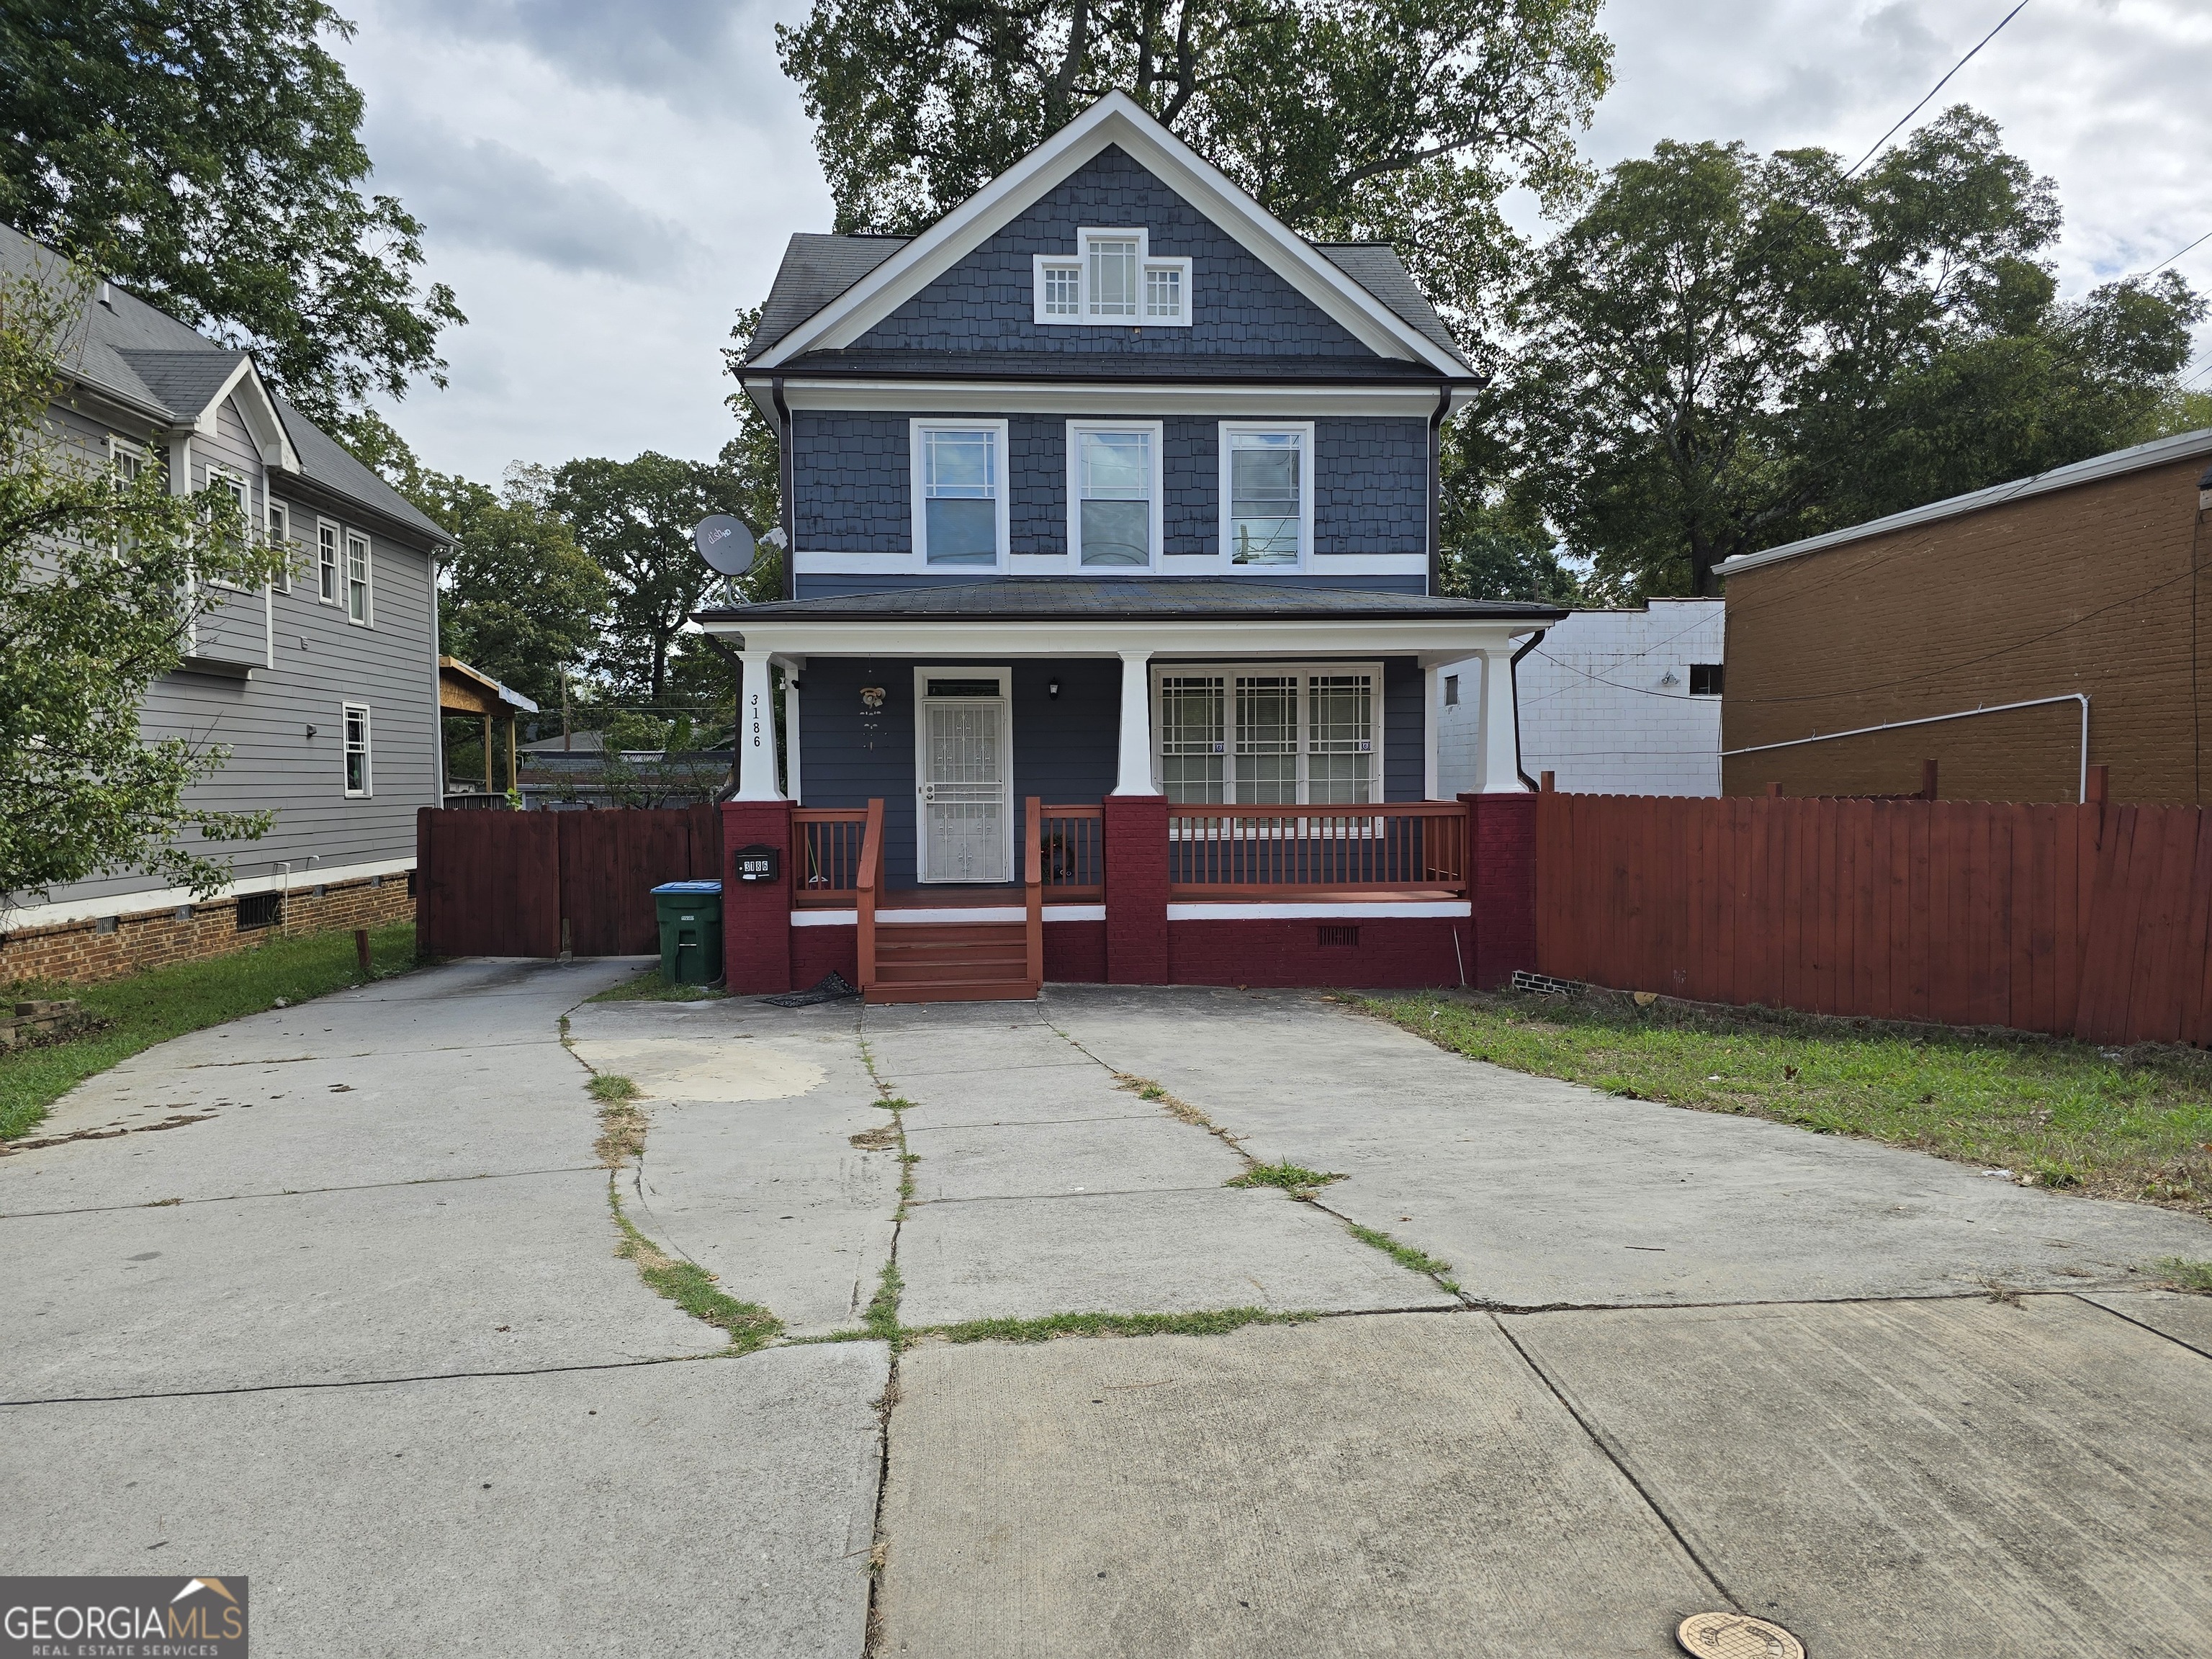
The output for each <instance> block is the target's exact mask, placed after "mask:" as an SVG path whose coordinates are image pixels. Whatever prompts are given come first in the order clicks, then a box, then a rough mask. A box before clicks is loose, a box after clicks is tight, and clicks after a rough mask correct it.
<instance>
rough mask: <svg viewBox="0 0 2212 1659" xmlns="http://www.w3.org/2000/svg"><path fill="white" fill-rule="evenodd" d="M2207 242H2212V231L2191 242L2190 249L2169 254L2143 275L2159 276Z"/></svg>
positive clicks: (2183, 248) (2180, 249)
mask: <svg viewBox="0 0 2212 1659" xmlns="http://www.w3.org/2000/svg"><path fill="white" fill-rule="evenodd" d="M2205 242H2212V230H2208V231H2206V232H2205V233H2204V234H2203V235H2202V236H2200V237H2198V238H2197V240H2196V241H2194V242H2191V244H2190V245H2189V247H2182V248H2176V249H2175V250H2174V251H2173V252H2171V253H2169V254H2167V255H2166V258H2163V259H2160V261H2159V262H2158V263H2157V264H2154V265H2153V266H2152V267H2151V268H2150V269H2149V270H2146V271H2145V272H2143V275H2144V276H2157V275H2158V273H2159V272H2160V271H2161V270H2165V269H2166V267H2167V266H2168V265H2170V264H2172V263H2173V262H2174V261H2175V260H2176V259H2179V258H2180V257H2181V256H2182V255H2183V254H2185V253H2186V252H2189V251H2190V248H2194V247H2197V246H2201V245H2202V244H2203V243H2205Z"/></svg>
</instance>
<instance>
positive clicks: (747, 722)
mask: <svg viewBox="0 0 2212 1659" xmlns="http://www.w3.org/2000/svg"><path fill="white" fill-rule="evenodd" d="M738 660H739V661H740V662H741V663H743V664H744V674H743V676H742V677H741V678H740V679H739V681H738V793H737V794H736V795H735V796H734V797H733V799H738V800H781V799H783V792H782V791H781V789H778V788H777V787H775V703H774V701H773V699H772V697H771V696H770V694H769V684H768V653H767V652H765V651H741V652H739V653H738Z"/></svg>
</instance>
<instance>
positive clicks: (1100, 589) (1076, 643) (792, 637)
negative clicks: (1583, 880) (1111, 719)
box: [698, 576, 1567, 666]
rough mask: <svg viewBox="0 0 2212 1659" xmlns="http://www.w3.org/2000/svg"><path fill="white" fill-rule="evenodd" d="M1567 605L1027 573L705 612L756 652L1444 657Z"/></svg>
mask: <svg viewBox="0 0 2212 1659" xmlns="http://www.w3.org/2000/svg"><path fill="white" fill-rule="evenodd" d="M1566 614H1567V613H1566V612H1565V611H1563V610H1561V609H1560V608H1559V607H1558V606H1557V605H1532V604H1524V603H1521V602H1519V601H1513V600H1494V599H1431V598H1429V597H1427V596H1425V595H1423V594H1418V593H1390V592H1373V591H1370V590H1363V589H1358V588H1324V587H1316V586H1297V585H1293V584H1291V583H1287V582H1268V581H1247V580H1237V579H1235V578H1222V577H1197V576H1169V577H1131V578H1127V579H1123V580H1097V579H1085V578H1081V577H1066V576H1030V577H1023V576H1014V577H1006V578H1003V579H1000V580H994V581H978V582H947V583H942V584H939V585H937V586H927V587H908V588H902V589H898V590H896V591H893V592H876V593H854V594H848V595H840V596H836V597H833V598H828V599H784V600H778V601H775V602H774V603H772V604H768V605H744V606H739V607H735V608H731V609H725V610H716V611H701V612H699V613H698V621H699V622H700V623H701V624H702V626H703V627H704V628H705V629H707V631H708V633H710V634H714V635H720V636H721V637H722V638H724V639H726V640H729V641H732V643H734V644H736V645H737V646H738V648H739V649H741V650H743V651H744V652H746V653H749V654H750V653H756V652H759V653H771V654H775V655H779V656H787V657H790V658H793V659H803V658H804V657H805V656H806V655H807V654H808V653H814V654H816V655H820V656H841V655H878V654H893V653H904V654H907V655H911V656H916V657H939V656H946V655H968V654H970V653H987V654H989V655H991V656H994V657H1021V656H1035V657H1051V656H1060V657H1066V656H1115V655H1127V656H1133V657H1137V658H1139V659H1141V658H1143V657H1146V656H1158V657H1194V656H1206V657H1214V656H1224V655H1226V656H1233V657H1237V658H1248V657H1249V658H1259V657H1267V656H1297V655H1316V656H1340V655H1346V654H1349V653H1361V654H1366V655H1396V656H1415V657H1418V658H1419V659H1420V660H1421V662H1422V664H1423V665H1424V666H1434V665H1437V664H1441V663H1445V662H1450V661H1453V660H1455V659H1458V658H1461V657H1466V656H1469V655H1471V654H1473V653H1475V652H1477V651H1480V650H1484V649H1499V648H1503V647H1504V646H1505V645H1506V644H1507V643H1508V642H1509V641H1510V640H1511V639H1513V638H1514V637H1515V636H1516V635H1524V634H1530V633H1534V631H1535V630H1536V629H1540V628H1548V627H1549V626H1551V624H1552V623H1555V622H1558V621H1559V620H1560V619H1561V618H1562V617H1565V615H1566Z"/></svg>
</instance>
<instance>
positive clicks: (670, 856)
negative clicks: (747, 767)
mask: <svg viewBox="0 0 2212 1659" xmlns="http://www.w3.org/2000/svg"><path fill="white" fill-rule="evenodd" d="M415 863H416V922H415V927H416V938H417V939H418V940H420V941H421V945H422V949H423V950H424V951H428V952H429V953H430V954H432V955H434V956H441V957H557V956H559V955H560V954H561V951H562V945H563V941H562V927H563V926H564V924H565V926H566V927H567V930H568V939H567V941H566V945H567V948H568V950H570V951H574V953H575V954H576V955H578V956H580V957H615V956H637V955H641V954H645V953H649V952H653V951H659V949H660V933H659V922H658V921H657V920H656V919H655V917H654V915H653V888H654V887H656V886H658V885H659V884H660V883H662V882H664V881H684V880H688V879H691V878H714V877H719V876H720V875H721V874H722V867H721V866H722V821H721V813H720V808H718V807H714V806H690V807H684V808H680V809H676V810H671V811H617V812H461V811H439V810H437V809H435V808H433V807H428V806H426V807H424V808H423V809H422V811H419V812H418V813H416V817H415Z"/></svg>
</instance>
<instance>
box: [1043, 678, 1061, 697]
mask: <svg viewBox="0 0 2212 1659" xmlns="http://www.w3.org/2000/svg"><path fill="white" fill-rule="evenodd" d="M1044 694H1045V696H1048V697H1056V696H1059V695H1060V676H1059V675H1057V674H1055V675H1054V676H1053V677H1052V678H1050V679H1048V680H1047V681H1046V682H1045V683H1044Z"/></svg>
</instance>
